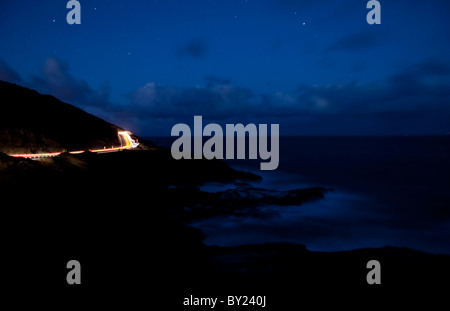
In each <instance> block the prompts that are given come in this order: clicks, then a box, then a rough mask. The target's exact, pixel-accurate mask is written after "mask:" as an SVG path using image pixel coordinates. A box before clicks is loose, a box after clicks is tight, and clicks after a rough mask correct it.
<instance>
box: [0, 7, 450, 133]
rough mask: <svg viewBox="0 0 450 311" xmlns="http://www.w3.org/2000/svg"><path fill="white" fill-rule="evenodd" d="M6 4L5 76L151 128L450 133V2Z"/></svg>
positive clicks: (0, 11) (0, 33)
mask: <svg viewBox="0 0 450 311" xmlns="http://www.w3.org/2000/svg"><path fill="white" fill-rule="evenodd" d="M66 3H67V1H65V0H58V1H29V0H24V1H12V0H10V1H6V0H5V1H1V2H0V79H1V80H6V81H9V82H14V83H17V84H20V85H23V86H26V87H29V88H33V89H36V90H38V91H39V92H42V93H48V94H52V95H54V96H56V97H58V98H59V99H61V100H63V101H66V102H68V103H71V104H74V105H76V106H78V107H80V108H82V109H84V110H86V111H88V112H90V113H93V114H95V115H97V116H100V117H102V118H105V119H107V120H108V121H111V122H113V123H116V124H118V125H121V126H123V127H125V128H126V129H128V130H132V131H134V132H135V133H137V134H139V135H141V136H170V130H171V128H172V126H174V125H175V124H176V123H179V122H185V123H189V124H191V125H192V124H193V116H194V115H202V116H203V118H204V123H206V122H218V123H220V124H225V123H244V124H245V123H250V122H253V123H279V124H280V132H281V134H283V135H405V134H408V135H446V134H447V135H449V134H450V122H449V121H450V56H449V55H450V2H449V1H438V0H434V1H433V0H432V1H411V0H408V1H407V0H395V1H387V0H380V3H381V25H369V24H367V22H366V15H367V13H368V12H369V10H368V9H367V8H366V3H367V1H365V0H342V1H331V0H317V1H306V0H209V1H207V0H191V1H187V0H186V1H181V0H154V1H149V0H145V1H144V0H142V1H138V0H129V1H118V0H109V1H94V0H80V3H81V25H69V24H67V22H66V15H67V13H68V12H69V9H67V8H66Z"/></svg>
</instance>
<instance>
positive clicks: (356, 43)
mask: <svg viewBox="0 0 450 311" xmlns="http://www.w3.org/2000/svg"><path fill="white" fill-rule="evenodd" d="M379 43H380V37H379V35H378V33H374V32H368V31H364V32H358V33H354V34H351V35H348V36H345V37H343V38H341V39H339V40H337V41H336V42H334V43H333V44H331V45H330V46H329V47H328V49H327V52H331V51H360V50H364V49H370V48H373V47H374V46H376V45H378V44H379Z"/></svg>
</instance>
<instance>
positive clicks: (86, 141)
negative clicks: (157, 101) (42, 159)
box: [0, 81, 121, 154]
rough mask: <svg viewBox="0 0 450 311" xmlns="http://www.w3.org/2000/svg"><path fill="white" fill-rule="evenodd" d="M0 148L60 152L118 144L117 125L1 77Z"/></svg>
mask: <svg viewBox="0 0 450 311" xmlns="http://www.w3.org/2000/svg"><path fill="white" fill-rule="evenodd" d="M0 94H1V98H2V99H1V104H0V152H2V153H6V154H17V153H41V152H60V151H63V150H85V149H91V148H103V147H104V146H111V145H114V146H117V145H119V146H120V141H119V138H118V136H117V131H118V130H121V129H120V128H119V127H118V126H116V125H113V124H110V123H108V122H106V121H104V120H102V119H100V118H98V117H95V116H93V115H91V114H89V113H86V112H84V111H83V110H81V109H79V108H76V107H74V106H72V105H70V104H67V103H63V102H61V101H60V100H58V99H57V98H55V97H53V96H50V95H42V94H39V93H38V92H36V91H34V90H30V89H27V88H24V87H21V86H18V85H16V84H11V83H8V82H3V81H0Z"/></svg>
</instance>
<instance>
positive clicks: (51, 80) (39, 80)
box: [29, 58, 111, 107]
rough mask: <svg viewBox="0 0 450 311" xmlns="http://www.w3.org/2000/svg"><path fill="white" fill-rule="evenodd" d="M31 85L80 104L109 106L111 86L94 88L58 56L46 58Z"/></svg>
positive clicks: (72, 102) (105, 85)
mask: <svg viewBox="0 0 450 311" xmlns="http://www.w3.org/2000/svg"><path fill="white" fill-rule="evenodd" d="M29 87H31V88H34V89H36V90H38V91H39V92H41V93H47V94H50V95H53V96H55V97H57V98H58V99H60V100H62V101H65V102H68V103H71V104H75V105H78V106H82V107H83V106H107V105H108V104H109V94H110V91H111V88H110V86H109V85H108V84H104V85H103V86H101V87H100V89H99V90H94V89H92V88H91V87H90V86H89V84H88V83H87V82H86V81H84V80H81V79H76V78H75V77H73V76H72V74H71V73H70V69H69V66H68V64H67V63H65V62H63V61H60V60H58V59H56V58H49V59H47V60H46V62H45V64H44V66H43V67H42V71H41V72H40V73H39V74H38V75H35V76H33V77H32V79H31V82H30V83H29Z"/></svg>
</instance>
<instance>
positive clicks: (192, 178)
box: [0, 150, 450, 310]
mask: <svg viewBox="0 0 450 311" xmlns="http://www.w3.org/2000/svg"><path fill="white" fill-rule="evenodd" d="M0 158H1V163H2V171H1V172H2V174H1V176H2V181H1V189H2V190H1V191H2V197H3V198H4V201H3V202H4V203H3V204H2V217H1V219H2V223H3V225H2V231H3V232H2V233H3V234H2V236H3V243H2V244H3V251H2V261H3V264H2V266H3V267H4V273H3V276H2V280H3V282H5V284H8V286H7V287H8V290H7V292H8V296H9V295H10V294H16V295H18V297H21V298H20V299H19V300H15V301H16V303H17V304H28V303H30V302H33V304H34V303H38V302H39V303H42V302H45V303H56V302H57V301H60V299H61V298H63V302H62V304H61V305H60V306H61V307H62V306H65V305H67V304H68V305H73V304H77V305H80V304H81V305H82V306H83V305H85V306H86V305H88V304H90V303H91V302H95V303H97V304H98V305H99V306H117V305H121V304H123V306H124V307H127V308H128V307H130V306H132V305H144V306H147V307H149V308H152V307H155V308H156V306H158V308H163V309H165V310H174V309H179V310H185V309H187V310H189V308H188V307H185V306H183V304H182V303H183V298H184V297H190V295H194V296H197V297H219V299H223V300H226V299H227V296H228V295H266V296H267V307H266V308H268V309H270V310H288V309H297V308H301V306H302V305H305V304H306V303H308V302H314V305H316V306H320V305H322V304H324V305H342V304H344V305H356V306H358V305H359V303H357V301H360V299H361V298H364V299H367V300H368V301H371V304H373V303H376V302H377V301H385V299H389V301H392V299H394V301H397V302H401V303H407V302H412V301H415V300H416V299H424V298H426V299H434V300H432V301H436V298H439V297H441V298H443V297H445V296H441V295H445V292H446V291H448V283H447V282H448V279H449V276H450V274H449V271H450V266H449V263H450V260H449V256H440V255H431V254H426V253H421V252H417V251H413V250H409V249H398V248H382V249H361V250H355V251H348V252H337V253H320V252H311V251H308V250H307V248H306V247H305V246H302V245H295V244H264V245H248V246H240V247H231V248H219V247H207V246H205V245H204V244H203V243H202V239H203V236H202V233H201V232H199V231H198V230H196V229H193V228H191V227H189V226H187V225H186V224H185V223H187V222H188V221H189V220H190V219H192V218H198V217H201V215H202V214H204V215H203V216H204V217H207V215H208V214H207V212H203V213H202V211H204V210H205V209H207V210H210V209H212V210H213V211H214V210H215V209H218V210H220V213H229V214H235V213H243V212H245V211H247V212H249V213H252V214H254V215H255V217H257V216H258V213H257V206H258V203H257V202H255V201H252V200H250V201H249V202H246V203H243V202H242V200H241V199H240V200H239V202H240V203H239V204H237V206H238V208H236V209H235V210H233V209H232V208H230V207H229V204H227V202H226V201H224V200H226V197H227V196H226V195H225V198H223V200H217V198H215V197H214V196H213V195H211V194H206V193H203V192H201V191H199V190H198V188H197V187H196V186H197V185H199V184H201V183H202V182H205V181H230V180H233V179H242V180H246V179H252V178H257V177H256V176H254V175H251V174H245V173H240V172H237V171H234V170H232V169H230V168H229V167H227V166H225V165H224V164H223V163H222V162H219V161H174V160H172V159H171V158H170V154H169V152H168V151H165V150H151V151H150V150H133V151H122V152H118V153H109V154H102V155H98V154H90V153H86V154H82V155H77V156H73V155H62V156H60V157H57V158H53V159H46V160H42V161H33V160H27V159H15V158H10V157H8V156H6V155H1V157H0ZM305 191H306V193H307V194H305V192H304V191H300V192H299V193H300V195H299V196H296V197H295V200H298V201H297V203H298V204H301V201H302V200H310V199H320V197H321V196H323V195H326V190H325V189H320V188H317V189H315V188H312V189H308V190H305ZM269 193H270V192H269ZM277 195H278V199H277V200H281V201H279V202H278V203H280V204H283V198H284V199H285V200H287V201H289V202H290V201H291V200H292V199H293V197H292V195H293V194H292V193H285V194H284V196H283V194H279V193H278V194H277ZM211 196H213V197H211ZM222 196H224V195H222ZM232 198H234V197H233V196H232ZM228 199H229V200H231V201H229V202H234V203H236V201H233V200H235V198H234V199H230V198H228ZM261 200H274V198H273V197H272V196H271V195H269V194H267V195H263V196H262V199H261ZM261 203H264V202H261ZM272 203H273V202H272ZM207 206H209V208H207ZM224 206H225V207H224ZM209 213H212V212H209ZM214 213H218V212H217V211H216V212H214ZM214 213H213V214H214ZM199 215H200V216H199ZM205 215H206V216H205ZM72 259H76V260H78V261H80V263H81V265H82V284H81V285H79V286H78V285H68V284H67V283H66V274H67V272H68V269H66V264H67V262H68V261H69V260H72ZM372 259H376V260H378V261H379V262H380V263H381V265H382V284H381V285H368V284H367V282H366V275H367V273H368V271H369V270H368V269H367V268H366V264H367V262H368V261H369V260H372ZM430 294H432V295H435V296H434V298H432V297H433V296H429V295H430ZM357 297H358V298H357ZM164 306H165V307H164ZM203 308H204V309H209V307H205V306H203V307H196V308H191V310H202V309H203ZM255 308H256V307H255ZM216 309H219V310H220V309H222V310H247V309H251V308H250V307H249V306H247V307H246V308H243V307H241V308H236V307H234V308H232V307H227V308H225V306H223V305H222V306H216Z"/></svg>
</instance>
